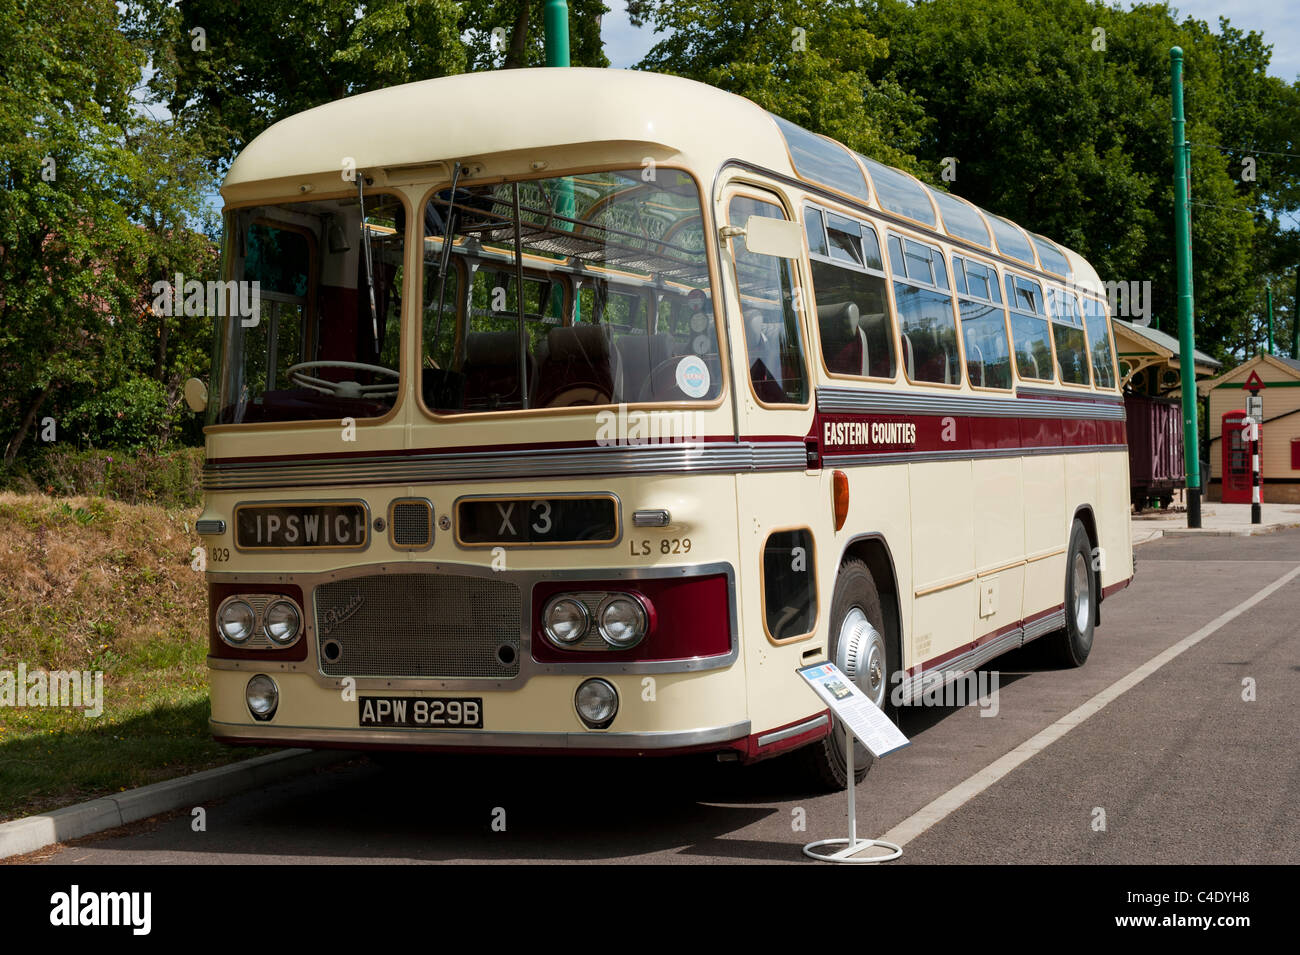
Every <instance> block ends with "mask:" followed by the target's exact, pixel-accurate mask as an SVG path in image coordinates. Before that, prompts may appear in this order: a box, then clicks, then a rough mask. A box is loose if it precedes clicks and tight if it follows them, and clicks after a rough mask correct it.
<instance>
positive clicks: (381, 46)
mask: <svg viewBox="0 0 1300 955" xmlns="http://www.w3.org/2000/svg"><path fill="white" fill-rule="evenodd" d="M123 6H124V9H125V14H124V21H125V25H126V29H127V32H128V35H129V36H130V37H132V38H133V39H134V40H136V41H138V42H139V43H140V44H141V45H142V46H143V47H144V48H145V49H146V50H148V52H149V55H150V58H151V62H152V66H153V68H154V73H153V74H152V76H151V77H150V79H149V89H150V90H151V92H152V93H153V94H154V95H155V96H156V97H157V98H158V99H159V100H160V101H161V102H163V103H165V104H166V106H167V107H168V109H170V111H171V112H172V113H173V114H174V115H175V116H176V117H177V118H178V120H179V121H180V122H181V123H182V125H183V126H185V128H187V129H190V130H193V131H194V132H195V133H196V134H197V136H198V138H199V142H200V144H201V146H200V148H201V151H202V154H203V155H204V157H205V158H206V159H207V161H208V163H209V164H210V166H211V168H212V169H213V170H214V171H215V170H219V169H220V168H222V166H223V165H224V164H225V163H226V162H228V161H229V160H230V158H231V157H233V156H234V154H235V153H237V152H238V151H239V150H240V149H242V148H243V147H244V146H245V145H247V144H248V143H249V142H250V141H251V140H252V139H253V137H254V136H256V135H257V134H258V133H260V132H261V131H262V130H263V129H265V128H266V127H267V126H270V125H271V124H272V123H274V122H276V121H277V120H280V119H283V118H284V117H286V116H290V115H292V114H294V113H299V112H302V111H303V110H306V109H310V108H311V107H313V106H319V105H320V104H322V103H328V102H331V101H332V100H336V99H341V98H342V97H345V96H350V95H353V94H355V93H364V92H366V91H368V90H374V89H380V88H382V87H385V86H393V85H395V84H399V83H408V82H411V81H414V80H423V79H430V78H432V77H437V76H445V75H448V74H451V73H459V72H462V71H463V70H464V68H465V51H464V47H463V45H462V43H461V40H460V29H461V27H460V22H461V10H460V5H459V4H457V3H456V2H455V0H363V2H355V0H259V2H257V3H242V2H239V0H126V2H124V4H123Z"/></svg>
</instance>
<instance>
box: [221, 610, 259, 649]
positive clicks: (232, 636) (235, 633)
mask: <svg viewBox="0 0 1300 955" xmlns="http://www.w3.org/2000/svg"><path fill="white" fill-rule="evenodd" d="M255 619H256V615H255V614H254V613H253V608H252V607H251V606H249V605H248V604H247V603H246V602H245V601H243V600H230V601H227V602H226V603H224V604H222V605H221V607H220V608H219V609H218V610H217V629H218V630H220V631H221V636H222V637H223V638H224V639H226V640H227V641H229V642H230V643H243V642H244V641H245V640H247V639H248V638H249V637H251V636H252V635H253V621H254V620H255Z"/></svg>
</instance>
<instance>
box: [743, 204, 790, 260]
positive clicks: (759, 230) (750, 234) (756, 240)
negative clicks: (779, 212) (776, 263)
mask: <svg viewBox="0 0 1300 955" xmlns="http://www.w3.org/2000/svg"><path fill="white" fill-rule="evenodd" d="M745 248H747V249H748V250H749V251H750V252H753V253H754V254H755V255H774V256H776V257H777V258H778V259H797V258H799V256H800V255H802V254H803V229H802V228H800V226H799V223H797V222H791V221H790V220H789V219H773V218H772V217H771V216H758V215H754V216H750V217H749V221H748V222H746V223H745Z"/></svg>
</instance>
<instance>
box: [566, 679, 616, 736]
mask: <svg viewBox="0 0 1300 955" xmlns="http://www.w3.org/2000/svg"><path fill="white" fill-rule="evenodd" d="M573 704H574V706H575V707H576V708H577V710H578V716H579V718H580V719H581V720H582V722H584V723H585V724H587V728H588V729H604V728H605V727H606V726H608V725H609V724H610V723H612V722H614V717H615V716H616V715H617V714H618V691H617V690H615V689H614V686H613V684H611V683H609V682H607V681H605V680H585V681H583V683H582V685H581V686H579V687H578V692H577V693H576V694H574V697H573Z"/></svg>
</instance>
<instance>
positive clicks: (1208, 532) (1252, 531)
mask: <svg viewBox="0 0 1300 955" xmlns="http://www.w3.org/2000/svg"><path fill="white" fill-rule="evenodd" d="M1288 527H1300V521H1296V522H1291V523H1284V524H1246V525H1244V526H1238V527H1197V528H1192V527H1169V528H1166V529H1165V531H1164V536H1165V537H1254V536H1255V535H1257V534H1271V533H1273V532H1274V531H1280V530H1284V529H1285V528H1288Z"/></svg>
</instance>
